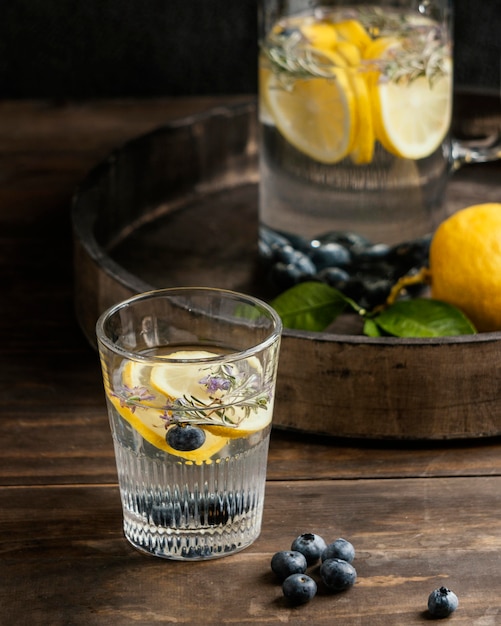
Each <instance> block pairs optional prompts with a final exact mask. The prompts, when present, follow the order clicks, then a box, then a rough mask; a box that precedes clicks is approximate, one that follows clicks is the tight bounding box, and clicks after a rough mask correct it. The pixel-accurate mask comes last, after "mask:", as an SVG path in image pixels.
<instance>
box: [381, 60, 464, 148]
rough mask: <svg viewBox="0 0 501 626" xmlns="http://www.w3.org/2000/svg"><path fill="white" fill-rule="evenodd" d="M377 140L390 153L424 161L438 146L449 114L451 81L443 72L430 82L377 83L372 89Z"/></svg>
mask: <svg viewBox="0 0 501 626" xmlns="http://www.w3.org/2000/svg"><path fill="white" fill-rule="evenodd" d="M372 96H373V98H372V99H373V105H374V106H373V113H374V128H375V131H376V137H377V139H378V140H379V141H380V143H381V144H382V145H383V146H384V148H386V150H388V152H391V153H392V154H395V155H396V156H399V157H402V158H405V159H423V158H425V157H427V156H429V155H430V154H433V152H435V150H437V148H438V147H439V146H440V144H441V143H442V141H443V140H444V137H445V136H446V135H447V132H448V131H449V126H450V122H451V115H452V78H451V73H449V72H446V73H444V74H443V75H442V76H440V77H437V78H435V79H434V80H433V81H432V82H430V80H429V79H428V78H426V77H424V76H420V77H419V78H415V79H413V80H411V81H410V82H403V81H399V82H395V81H391V80H388V81H381V80H379V81H377V82H375V83H374V86H373V90H372Z"/></svg>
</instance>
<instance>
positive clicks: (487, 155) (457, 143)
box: [451, 131, 501, 171]
mask: <svg viewBox="0 0 501 626" xmlns="http://www.w3.org/2000/svg"><path fill="white" fill-rule="evenodd" d="M498 159H501V132H500V131H498V132H496V133H493V134H491V135H489V136H488V137H486V138H483V139H467V140H465V139H456V138H453V139H452V140H451V163H452V170H453V171H455V170H458V169H459V168H460V167H462V166H463V165H466V164H469V163H487V162H489V161H497V160H498Z"/></svg>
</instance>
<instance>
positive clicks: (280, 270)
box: [259, 227, 431, 310]
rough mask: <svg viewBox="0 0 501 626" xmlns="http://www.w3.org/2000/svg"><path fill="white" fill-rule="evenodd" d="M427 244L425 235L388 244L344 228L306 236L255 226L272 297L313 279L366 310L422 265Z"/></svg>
mask: <svg viewBox="0 0 501 626" xmlns="http://www.w3.org/2000/svg"><path fill="white" fill-rule="evenodd" d="M430 242H431V236H429V237H421V238H419V239H415V240H413V241H407V242H404V243H400V244H397V245H394V246H390V245H387V244H384V243H372V242H371V241H369V240H368V239H366V238H365V237H362V236H361V235H359V234H357V233H352V232H345V231H330V232H327V233H324V234H323V235H319V236H318V237H315V238H313V239H306V238H303V237H299V236H297V235H291V234H288V233H278V232H276V231H273V230H271V229H269V228H266V227H261V230H260V239H259V256H260V259H261V261H262V263H263V266H264V269H265V272H266V275H267V281H268V283H269V284H270V286H271V289H272V290H273V292H274V293H275V294H276V295H278V294H279V293H281V292H283V291H285V290H286V289H289V288H290V287H293V286H294V285H297V284H298V283H301V282H304V281H308V280H317V281H321V282H324V283H326V284H328V285H330V286H331V287H335V288H336V289H338V290H339V291H341V292H342V293H343V294H344V295H345V296H347V297H349V298H351V299H352V300H354V301H355V302H357V304H359V306H361V307H363V308H364V309H367V310H371V309H373V308H374V307H375V306H378V305H380V304H383V303H384V302H385V300H386V298H387V297H388V295H389V293H390V291H391V288H392V287H393V285H394V284H395V283H396V282H397V281H398V280H399V279H400V278H402V277H403V276H407V275H412V274H414V273H416V272H417V271H419V270H420V269H421V268H422V267H427V266H428V256H429V248H430Z"/></svg>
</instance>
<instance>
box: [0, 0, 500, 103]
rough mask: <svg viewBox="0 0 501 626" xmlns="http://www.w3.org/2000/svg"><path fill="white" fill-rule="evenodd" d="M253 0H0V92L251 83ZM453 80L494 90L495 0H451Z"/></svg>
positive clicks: (111, 93)
mask: <svg viewBox="0 0 501 626" xmlns="http://www.w3.org/2000/svg"><path fill="white" fill-rule="evenodd" d="M256 15H257V0H0V97H1V98H78V99H79V98H100V97H147V96H177V95H195V94H197V95H198V94H199V95H210V94H238V93H252V92H255V90H256V50H257V25H256ZM455 38H456V47H455V62H456V85H459V86H468V87H470V86H473V87H478V88H492V89H498V90H499V84H500V73H501V68H500V65H501V44H500V41H501V0H456V2H455Z"/></svg>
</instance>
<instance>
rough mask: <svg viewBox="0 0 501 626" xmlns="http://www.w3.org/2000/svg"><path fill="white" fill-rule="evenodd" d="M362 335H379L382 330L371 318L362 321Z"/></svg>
mask: <svg viewBox="0 0 501 626" xmlns="http://www.w3.org/2000/svg"><path fill="white" fill-rule="evenodd" d="M363 332H364V335H367V337H381V335H382V331H381V329H380V328H379V326H378V325H377V324H376V322H375V321H374V320H373V319H372V318H368V319H366V320H365V321H364V331H363Z"/></svg>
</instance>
